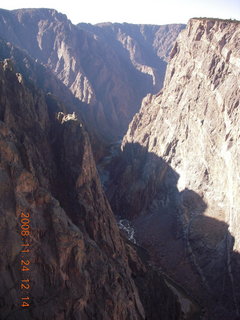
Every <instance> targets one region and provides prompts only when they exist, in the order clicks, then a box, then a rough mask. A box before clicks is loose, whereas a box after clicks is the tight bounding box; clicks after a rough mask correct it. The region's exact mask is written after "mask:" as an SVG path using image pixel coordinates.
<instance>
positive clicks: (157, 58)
mask: <svg viewBox="0 0 240 320" xmlns="http://www.w3.org/2000/svg"><path fill="white" fill-rule="evenodd" d="M183 27H184V25H169V26H144V25H128V24H123V25H121V24H116V25H115V24H109V25H108V24H105V25H101V26H92V25H89V24H80V25H78V26H75V25H73V24H72V23H71V21H70V20H68V19H67V17H66V16H65V15H63V14H61V13H58V12H57V11H56V10H50V9H22V10H14V11H6V10H1V11H0V36H1V37H2V38H3V39H5V40H6V41H9V42H12V43H13V44H14V45H16V46H18V47H19V48H22V49H24V50H26V51H27V53H28V54H30V55H31V56H32V57H33V58H35V59H38V61H39V62H41V63H43V64H44V65H46V66H48V68H50V70H51V71H53V72H54V74H55V75H56V76H57V77H58V78H59V79H60V80H61V81H62V83H63V84H64V85H66V86H67V87H68V88H69V89H70V90H71V92H72V93H73V94H74V96H75V97H76V98H77V99H79V100H80V101H82V102H84V103H85V107H83V108H82V113H83V115H84V117H85V120H86V121H87V122H88V126H89V127H91V129H90V130H92V131H93V130H94V131H95V132H96V134H97V135H98V136H100V137H101V138H102V139H103V140H105V141H107V142H109V141H114V140H116V139H118V138H119V136H122V135H123V134H124V133H125V132H126V130H127V126H128V124H129V122H130V121H131V120H132V117H133V115H134V114H135V113H136V112H137V111H138V110H139V106H140V104H141V100H142V98H143V97H144V96H145V95H146V94H147V93H148V92H151V93H156V92H157V91H158V90H159V89H160V87H161V86H162V83H163V78H164V74H165V70H166V60H167V58H168V56H169V51H170V49H171V48H172V45H173V42H174V41H175V39H176V37H177V35H178V33H179V32H180V30H181V29H182V28H183Z"/></svg>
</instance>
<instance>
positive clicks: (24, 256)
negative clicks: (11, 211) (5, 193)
mask: <svg viewBox="0 0 240 320" xmlns="http://www.w3.org/2000/svg"><path fill="white" fill-rule="evenodd" d="M20 235H21V237H22V243H21V246H22V249H21V255H20V270H21V275H22V276H21V280H20V290H21V302H20V304H21V307H23V308H26V307H29V306H30V296H29V292H30V288H31V285H30V279H29V274H30V269H31V261H30V258H29V257H30V241H29V239H30V213H28V212H26V213H24V212H21V214H20Z"/></svg>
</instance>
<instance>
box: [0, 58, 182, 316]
mask: <svg viewBox="0 0 240 320" xmlns="http://www.w3.org/2000/svg"><path fill="white" fill-rule="evenodd" d="M72 108H74V106H73V107H72ZM63 111H64V112H63ZM67 111H68V108H67V107H64V106H63V104H61V103H59V102H58V100H57V99H56V97H54V96H52V95H51V94H48V95H45V94H44V92H43V91H41V90H39V89H37V88H36V87H35V86H34V85H33V83H30V84H29V83H28V82H27V81H25V79H24V77H23V76H22V75H21V74H20V73H16V72H15V71H14V68H13V64H12V62H11V61H10V60H4V61H3V62H1V63H0V200H1V201H0V215H1V219H0V227H1V228H0V229H1V231H0V240H1V245H0V252H1V255H0V269H1V272H0V274H1V276H0V314H1V318H3V319H5V318H8V319H26V320H27V319H36V320H37V319H39V320H43V319H106V320H107V319H119V320H120V319H145V318H146V317H148V315H149V314H150V312H151V314H153V317H152V319H158V318H159V316H161V317H162V318H163V319H179V318H180V317H181V314H180V309H179V306H178V304H177V302H176V298H175V296H174V295H173V294H172V293H171V292H170V291H169V290H168V288H167V287H166V285H165V284H164V282H163V280H161V277H160V276H159V280H158V281H159V282H161V284H162V286H161V287H162V296H161V297H159V299H158V303H159V304H158V305H152V306H151V305H149V303H148V304H146V303H145V301H144V296H145V295H148V293H147V290H146V288H144V290H142V289H141V286H139V285H138V284H137V285H136V284H135V282H134V277H135V278H139V277H140V278H141V277H142V279H144V281H145V280H146V283H145V285H146V286H147V288H149V289H150V291H149V294H152V293H151V292H154V290H156V288H154V285H153V283H152V280H151V279H149V280H148V278H149V276H148V272H147V269H146V267H145V266H144V264H143V263H142V262H141V260H140V259H139V258H138V256H137V255H136V252H135V251H134V250H133V248H131V246H129V245H127V244H125V242H124V241H123V238H122V237H121V236H120V234H119V230H118V228H117V225H116V222H115V219H114V217H113V214H112V211H111V208H110V206H109V204H108V201H107V199H106V197H105V195H104V193H103V191H102V188H101V184H100V181H99V178H98V174H97V171H96V166H95V162H94V159H93V155H92V151H91V146H90V142H89V138H88V135H87V133H86V131H85V129H84V126H83V124H82V122H81V121H80V120H79V119H78V118H77V116H76V114H75V113H74V112H73V113H70V114H69V113H67ZM22 213H24V214H25V215H27V213H29V214H30V220H31V221H30V235H28V236H27V237H26V238H25V240H26V239H27V243H28V244H29V252H28V253H22V252H21V251H22V249H23V247H22V244H23V243H24V242H25V241H24V240H23V238H24V237H25V236H24V235H22V236H21V234H20V232H21V226H20V221H21V214H22ZM22 260H24V261H25V263H27V261H28V260H29V261H30V265H29V270H25V271H21V269H22V262H21V261H22ZM130 264H131V265H132V266H133V267H132V268H130ZM22 279H25V280H26V279H29V281H30V282H29V283H30V287H31V288H30V289H28V290H27V289H26V290H25V291H24V290H21V283H22V282H21V280H22ZM148 284H151V286H149V285H148ZM26 296H30V305H31V306H30V307H25V308H24V307H21V298H22V297H23V298H24V297H26ZM166 301H167V302H168V305H170V306H171V307H170V309H168V307H167V308H166V306H165V304H166ZM27 302H28V301H27ZM160 305H161V307H160Z"/></svg>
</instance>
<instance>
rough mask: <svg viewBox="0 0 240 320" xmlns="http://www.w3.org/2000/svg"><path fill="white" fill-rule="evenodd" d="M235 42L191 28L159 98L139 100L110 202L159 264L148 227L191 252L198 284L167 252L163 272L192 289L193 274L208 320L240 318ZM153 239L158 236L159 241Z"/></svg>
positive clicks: (222, 33)
mask: <svg viewBox="0 0 240 320" xmlns="http://www.w3.org/2000/svg"><path fill="white" fill-rule="evenodd" d="M239 38H240V24H239V22H234V21H224V20H214V19H192V20H190V21H189V24H188V26H187V28H186V30H184V31H182V32H181V34H180V35H179V36H178V38H177V41H176V43H175V45H174V47H173V49H172V52H171V55H170V56H171V60H170V63H169V65H168V68H167V73H166V78H165V82H164V87H163V90H162V91H160V92H159V93H158V94H157V95H154V96H152V95H148V96H147V97H146V98H145V99H144V100H143V103H142V107H141V110H140V112H139V113H137V114H136V116H135V117H134V119H133V121H132V123H131V124H130V127H129V129H128V132H127V134H126V136H125V137H124V140H123V144H122V149H123V156H122V159H123V160H122V168H121V170H122V172H121V175H122V176H121V178H120V179H119V183H116V186H115V187H116V190H117V191H116V192H115V194H113V192H112V193H109V195H110V198H111V199H112V200H111V201H112V204H113V207H114V208H115V209H116V210H118V213H119V214H123V215H124V216H125V217H132V219H135V220H134V221H135V224H136V228H137V227H138V228H139V227H142V228H144V230H145V231H143V232H145V235H144V234H142V233H141V231H139V237H140V238H141V240H140V242H141V241H142V243H145V246H148V247H149V248H150V249H151V250H152V252H154V253H155V254H157V253H158V256H159V259H160V257H161V252H158V251H157V247H156V244H155V245H154V244H153V243H150V242H151V241H150V240H149V238H150V235H151V232H153V231H151V228H154V226H155V225H156V223H158V230H161V231H158V233H159V232H165V231H164V230H166V229H167V228H168V227H167V225H169V233H172V234H174V235H175V236H176V237H177V241H175V246H178V245H179V246H180V247H181V246H183V247H185V249H184V250H187V255H186V256H184V254H183V255H182V258H183V260H184V263H186V265H191V270H192V271H191V272H192V275H191V276H190V279H189V281H188V283H184V279H181V277H182V276H181V275H182V274H183V272H184V271H183V270H181V271H179V270H180V269H181V267H180V264H179V266H178V267H177V268H175V267H173V262H172V261H171V259H170V258H169V254H170V253H166V255H167V258H162V259H160V260H161V261H160V264H161V263H162V264H164V262H163V261H164V259H166V261H167V262H166V264H165V267H166V268H169V269H170V273H172V274H173V276H174V275H175V278H178V279H181V282H182V283H184V285H185V286H187V287H191V286H192V287H194V285H193V283H194V281H195V280H194V281H193V279H194V277H195V275H197V277H198V278H199V280H198V282H199V283H201V285H203V286H204V288H205V289H203V288H202V289H201V288H200V287H199V288H196V287H195V288H192V289H193V291H195V293H197V295H198V296H199V297H200V296H202V297H203V296H204V295H205V298H206V296H208V298H207V300H208V303H209V308H208V310H209V312H210V315H209V317H210V318H211V319H218V320H219V319H234V317H236V316H237V315H239V306H240V288H239V285H238V283H239V275H238V272H237V269H238V268H239V254H238V252H239V251H240V235H239V223H240V220H239V219H240V215H239V208H240V202H239V196H238V195H239V192H240V183H239V172H240V168H239V141H240V131H239V125H238V124H239V121H240V113H239V110H240V109H239V100H240V89H239V88H240V82H239V81H240V63H239V55H240V43H239ZM121 170H120V171H121ZM127 183H128V184H129V186H130V187H129V190H128V191H126V189H124V187H123V185H126V184H127ZM112 190H113V188H112ZM119 203H120V204H119ZM136 203H137V204H136ZM135 204H136V205H135ZM139 216H140V218H137V219H136V217H139ZM172 216H174V218H172ZM141 219H142V220H141ZM164 219H165V220H164ZM143 221H144V222H145V227H143V226H142V224H143ZM157 221H158V222H157ZM162 221H165V222H166V223H165V224H164V223H163V222H162ZM146 224H148V229H149V231H147V227H146ZM180 226H181V227H180ZM146 232H149V235H148V237H147V236H146ZM179 232H180V233H179ZM169 233H168V234H169ZM179 236H180V239H178V237H179ZM157 237H160V236H159V235H157V231H156V235H155V238H156V239H158V240H159V241H161V239H159V238H157ZM181 237H183V239H184V241H183V240H181ZM175 240H176V239H175ZM171 241H172V243H174V239H172V240H171ZM169 243H170V242H169ZM169 243H168V244H166V246H167V247H168V246H169ZM158 246H159V242H158ZM181 250H183V248H182V249H179V252H181ZM171 254H172V252H171ZM186 261H189V263H188V262H186ZM158 263H159V260H158ZM186 268H188V267H187V266H186V267H185V269H186ZM233 270H235V271H234V272H233ZM190 274H191V273H188V275H190ZM194 274H195V275H194ZM184 277H185V278H186V277H187V275H185V276H184ZM191 279H192V281H191ZM201 292H202V293H203V292H204V294H203V295H202V294H201ZM205 298H204V297H203V300H204V299H205ZM204 303H205V305H206V299H205V302H204Z"/></svg>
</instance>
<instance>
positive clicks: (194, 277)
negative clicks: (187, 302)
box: [106, 143, 240, 320]
mask: <svg viewBox="0 0 240 320" xmlns="http://www.w3.org/2000/svg"><path fill="white" fill-rule="evenodd" d="M109 171H110V179H109V181H108V183H107V185H106V191H107V194H108V198H109V200H110V203H111V205H112V208H113V211H114V212H115V214H116V215H117V217H118V219H128V220H130V221H131V224H132V226H133V227H134V229H135V237H136V240H137V242H138V244H139V245H140V246H142V247H143V248H145V249H146V250H147V251H148V253H149V255H150V261H149V262H150V263H151V264H153V265H156V266H158V267H160V268H161V270H162V272H163V273H165V274H167V275H168V276H170V277H171V278H172V279H174V281H176V282H177V283H179V284H180V285H181V286H182V287H183V288H185V290H186V291H187V292H188V293H189V295H190V296H193V297H196V298H197V299H198V301H200V304H201V305H202V306H204V308H205V309H206V314H207V316H208V319H211V320H213V319H214V320H215V319H216V320H233V319H235V318H236V317H237V315H238V312H237V309H238V308H239V304H240V288H239V286H238V285H236V283H237V282H236V281H237V280H238V278H239V276H238V275H237V274H238V272H237V270H238V269H239V261H240V255H239V254H238V253H234V252H233V244H234V238H233V236H232V235H231V234H230V232H229V231H228V224H226V223H225V222H224V221H219V220H217V219H214V218H212V217H209V216H205V215H204V212H205V210H206V209H207V204H206V203H205V202H204V200H203V198H202V197H201V196H200V195H199V194H197V193H196V192H194V191H193V190H189V189H185V190H183V191H181V192H180V191H179V190H178V188H177V183H178V180H179V174H178V173H177V172H176V171H174V170H173V169H172V168H171V166H169V164H168V163H167V162H166V161H164V160H163V159H162V158H160V157H158V156H157V155H156V154H154V153H150V152H148V151H147V149H146V148H144V147H142V146H141V145H139V144H136V143H132V144H126V145H125V147H124V149H123V152H121V153H120V155H119V156H116V157H115V158H113V160H112V162H111V164H110V165H109ZM238 283H239V281H238Z"/></svg>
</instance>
